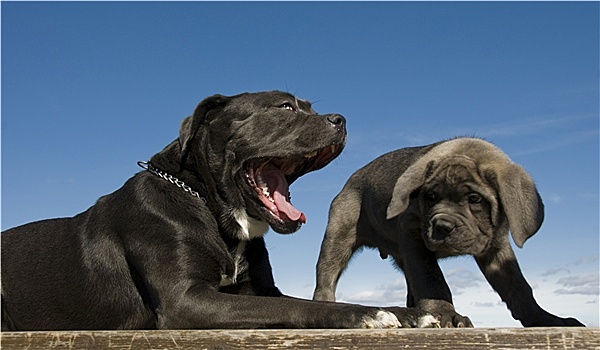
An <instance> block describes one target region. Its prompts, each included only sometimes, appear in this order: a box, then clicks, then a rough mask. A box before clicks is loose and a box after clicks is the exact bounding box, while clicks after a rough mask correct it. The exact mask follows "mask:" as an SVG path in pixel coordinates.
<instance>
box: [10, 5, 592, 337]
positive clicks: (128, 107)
mask: <svg viewBox="0 0 600 350" xmlns="http://www.w3.org/2000/svg"><path fill="white" fill-rule="evenodd" d="M0 7H1V12H2V13H1V15H2V23H1V27H2V33H1V35H2V57H1V58H2V61H1V68H2V86H1V87H2V90H1V92H2V101H1V102H2V107H1V108H2V109H1V112H2V125H1V127H2V203H1V204H2V223H1V226H2V229H7V228H10V227H13V226H17V225H20V224H23V223H26V222H29V221H34V220H40V219H45V218H53V217H63V216H73V215H75V214H77V213H79V212H82V211H84V210H86V209H87V208H88V207H89V206H91V205H92V204H93V203H94V202H95V200H96V199H97V198H98V197H100V196H102V195H104V194H108V193H110V192H112V191H114V190H116V189H117V188H119V187H120V186H121V185H122V184H123V183H124V182H125V181H126V180H127V179H128V178H129V177H131V176H132V175H133V174H135V173H136V172H137V171H140V169H139V168H138V167H137V165H136V162H137V161H138V160H146V159H148V158H149V157H151V156H152V155H153V154H155V153H157V152H158V151H160V150H161V149H162V148H163V147H164V146H165V145H167V144H168V143H169V142H170V141H172V140H173V139H175V138H176V137H177V132H178V127H179V122H180V121H181V119H183V118H184V117H186V116H187V115H189V114H190V113H191V112H192V111H193V109H194V107H195V106H196V104H197V103H198V102H199V101H200V100H202V99H203V98H205V97H207V96H209V95H212V94H215V93H221V94H225V95H232V94H237V93H240V92H244V91H262V90H272V89H278V90H285V91H289V92H292V93H294V94H296V95H298V96H299V97H302V98H305V99H309V100H311V101H312V102H313V107H314V108H315V110H317V111H318V112H320V113H331V112H337V113H341V114H343V115H344V116H345V117H346V118H347V119H348V133H349V134H348V144H347V146H346V149H345V151H344V152H343V153H342V155H341V156H340V157H339V158H338V159H337V160H335V161H333V162H332V163H331V164H330V165H329V166H328V167H326V168H324V169H323V170H321V171H319V172H316V173H312V174H309V175H307V176H306V177H304V178H301V179H300V180H298V181H297V182H296V183H295V184H294V185H293V186H292V188H291V191H292V193H293V198H294V205H295V206H296V207H297V208H299V209H300V210H302V211H304V212H305V213H306V216H307V224H306V225H304V227H303V228H302V229H301V230H300V231H299V232H297V233H296V234H294V235H292V236H280V235H278V234H276V233H274V232H269V233H268V234H267V236H266V241H267V245H268V247H269V250H270V256H271V260H272V264H273V266H274V274H275V280H276V282H277V284H278V286H279V287H280V289H282V291H284V293H287V294H291V295H295V296H299V297H305V298H309V297H311V295H312V291H313V288H314V285H315V282H314V279H315V264H316V261H317V256H318V251H319V247H320V244H321V240H322V237H323V232H324V229H325V226H326V223H327V211H328V207H329V203H330V202H331V200H332V199H333V197H334V196H335V195H336V194H337V193H338V192H339V190H340V189H341V188H342V186H343V184H344V183H345V181H346V179H347V178H348V177H349V176H350V175H351V174H352V173H353V172H354V171H356V170H357V169H358V168H360V167H362V166H363V165H364V164H366V163H368V162H369V161H370V160H372V159H373V158H375V157H377V156H378V155H380V154H383V153H385V152H388V151H390V150H393V149H397V148H402V147H407V146H415V145H422V144H426V143H431V142H435V141H438V140H441V139H445V138H449V137H453V136H459V135H475V136H479V137H483V138H486V139H488V140H490V141H492V142H494V143H495V144H496V145H497V146H499V147H500V148H502V149H503V150H504V151H505V152H506V153H507V154H508V155H509V156H510V157H511V158H512V159H513V160H514V161H515V162H517V163H519V164H521V165H522V166H523V167H525V169H526V170H527V171H528V172H529V173H530V174H531V175H532V177H533V178H534V180H535V181H536V184H537V186H538V189H539V191H540V193H541V195H542V197H543V199H544V201H545V204H546V220H545V222H544V224H543V226H542V228H541V230H540V231H539V232H538V233H537V234H536V235H535V236H534V237H533V238H531V239H530V240H529V241H528V242H527V243H526V244H525V246H524V248H523V249H516V253H517V256H518V259H519V262H520V264H521V267H522V269H523V272H524V274H525V276H526V277H527V279H528V281H529V282H530V284H531V285H532V287H533V289H534V293H535V296H536V298H537V300H538V302H539V303H540V305H541V306H542V307H544V308H545V309H546V310H548V311H550V312H552V313H555V314H558V315H561V316H573V317H577V318H578V319H579V320H580V321H582V322H584V323H586V324H587V325H592V326H598V291H599V287H598V273H599V262H598V255H599V226H598V224H599V205H598V203H599V198H598V194H599V189H598V178H599V153H598V149H599V139H598V130H599V125H598V123H599V111H598V96H599V87H598V62H599V57H598V52H599V47H598V42H599V38H598V33H599V26H598V18H599V16H598V14H599V4H598V2H583V3H582V2H580V3H573V2H569V3H557V2H550V3H549V2H534V3H517V2H506V3H498V2H484V3H465V2H460V3H447V2H435V3H426V2H417V3H414V2H412V3H407V2H379V3H356V2H351V3H348V2H328V3H318V2H302V3H279V2H260V3H229V2H178V3H165V2H161V3H156V2H152V3H150V2H128V3H119V2H75V3H71V2H66V3H65V2H63V3H55V2H43V3H39V2H38V3H25V2H6V1H3V2H2V3H1V4H0ZM442 268H443V269H444V271H445V274H446V278H447V280H448V281H449V284H450V286H451V289H452V291H453V293H454V296H455V305H456V307H457V310H458V311H459V312H461V313H464V314H466V315H469V316H470V317H471V318H472V320H473V321H474V323H475V325H476V326H478V327H501V326H518V325H519V323H517V322H516V321H514V320H512V318H511V317H510V313H509V311H508V310H507V309H506V307H505V306H504V304H503V303H502V302H501V301H500V299H499V297H498V296H497V295H496V294H495V293H494V292H493V291H492V290H491V288H490V287H489V286H488V284H487V283H486V282H485V280H484V279H483V276H482V274H481V273H480V272H479V270H478V269H477V267H476V265H475V263H474V261H472V259H469V258H467V257H464V258H463V257H461V258H455V259H451V260H447V261H444V262H443V263H442ZM405 294H406V286H405V284H404V278H403V276H402V274H401V273H400V272H398V271H396V270H394V269H393V268H392V266H391V264H390V262H388V261H382V260H381V259H380V258H379V255H378V254H377V252H376V251H373V250H365V251H363V252H362V253H361V254H360V255H359V256H357V257H356V258H355V259H354V260H353V261H352V263H351V265H350V267H349V269H348V270H347V272H346V273H345V274H344V275H343V276H342V278H341V281H340V285H339V288H338V292H337V296H338V299H339V300H344V301H351V302H359V303H365V304H372V305H392V304H394V305H404V302H405Z"/></svg>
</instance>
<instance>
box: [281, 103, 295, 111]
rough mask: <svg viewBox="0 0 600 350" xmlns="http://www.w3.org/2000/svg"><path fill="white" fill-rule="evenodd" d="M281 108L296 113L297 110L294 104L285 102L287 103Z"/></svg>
mask: <svg viewBox="0 0 600 350" xmlns="http://www.w3.org/2000/svg"><path fill="white" fill-rule="evenodd" d="M279 108H282V109H287V110H288V111H292V112H295V111H296V108H294V106H292V104H291V103H289V102H285V103H283V104H281V105H280V106H279Z"/></svg>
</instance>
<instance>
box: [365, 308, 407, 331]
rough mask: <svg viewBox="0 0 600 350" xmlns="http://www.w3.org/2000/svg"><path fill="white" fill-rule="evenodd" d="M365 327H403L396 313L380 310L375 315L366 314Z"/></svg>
mask: <svg viewBox="0 0 600 350" xmlns="http://www.w3.org/2000/svg"><path fill="white" fill-rule="evenodd" d="M363 325H364V327H365V328H399V327H402V325H401V324H400V321H398V318H397V317H396V315H394V314H393V313H391V312H388V311H383V310H379V311H377V314H375V317H374V318H373V317H371V316H365V317H364V318H363Z"/></svg>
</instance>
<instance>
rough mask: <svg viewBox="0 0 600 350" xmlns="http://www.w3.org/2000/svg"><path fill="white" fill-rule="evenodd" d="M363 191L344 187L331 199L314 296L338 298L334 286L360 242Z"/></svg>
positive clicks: (320, 298)
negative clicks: (359, 231)
mask: <svg viewBox="0 0 600 350" xmlns="http://www.w3.org/2000/svg"><path fill="white" fill-rule="evenodd" d="M360 202H361V200H360V195H359V194H358V193H356V192H354V191H347V190H342V192H340V194H338V195H337V196H336V198H335V199H334V200H333V202H332V203H331V207H330V208H329V222H328V224H327V229H326V231H325V237H323V243H322V244H321V252H320V254H319V261H318V262H317V286H316V288H315V292H314V294H313V300H320V301H335V290H336V287H337V283H338V280H339V278H340V276H341V275H342V272H343V271H344V270H345V269H346V267H347V266H348V262H349V261H350V258H351V257H352V255H353V254H354V252H355V251H356V250H357V249H358V248H360V246H361V245H359V244H358V243H357V223H358V218H359V215H360Z"/></svg>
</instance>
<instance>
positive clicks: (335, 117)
mask: <svg viewBox="0 0 600 350" xmlns="http://www.w3.org/2000/svg"><path fill="white" fill-rule="evenodd" d="M327 121H328V122H330V123H331V124H332V125H333V126H336V127H341V126H343V125H345V124H346V118H344V117H343V116H342V115H340V114H330V115H328V116H327Z"/></svg>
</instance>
